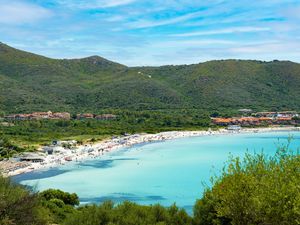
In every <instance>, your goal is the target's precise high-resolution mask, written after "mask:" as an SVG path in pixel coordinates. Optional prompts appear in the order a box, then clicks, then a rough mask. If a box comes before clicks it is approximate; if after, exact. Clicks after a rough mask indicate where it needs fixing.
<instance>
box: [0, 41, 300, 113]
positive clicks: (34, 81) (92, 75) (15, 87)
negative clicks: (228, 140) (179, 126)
mask: <svg viewBox="0 0 300 225" xmlns="http://www.w3.org/2000/svg"><path fill="white" fill-rule="evenodd" d="M299 87H300V65H299V64H296V63H292V62H289V61H272V62H261V61H241V60H224V61H210V62H206V63H200V64H195V65H181V66H162V67H127V66H124V65H121V64H118V63H114V62H111V61H108V60H106V59H104V58H101V57H98V56H92V57H88V58H83V59H72V60H66V59H63V60H58V59H50V58H46V57H43V56H39V55H35V54H31V53H27V52H24V51H20V50H17V49H14V48H11V47H9V46H7V45H5V44H1V43H0V111H2V113H20V112H32V111H47V110H51V111H69V112H71V113H77V112H94V113H96V112H99V111H103V110H107V109H109V110H111V109H128V110H134V111H136V110H166V109H167V110H170V109H202V110H206V111H222V110H224V109H225V110H227V109H235V110H236V109H239V108H252V109H258V110H262V109H265V110H276V109H281V110H283V109H295V110H296V109H300V101H298V99H299V97H300V89H299Z"/></svg>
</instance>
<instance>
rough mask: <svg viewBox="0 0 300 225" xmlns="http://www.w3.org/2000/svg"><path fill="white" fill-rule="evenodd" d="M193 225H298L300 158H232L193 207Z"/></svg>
mask: <svg viewBox="0 0 300 225" xmlns="http://www.w3.org/2000/svg"><path fill="white" fill-rule="evenodd" d="M194 214H195V224H197V225H202V224H203V225H204V224H205V225H207V224H233V225H253V224H262V225H263V224H277V225H281V224H282V225H285V224H289V225H297V224H298V225H299V224H300V155H299V154H294V153H293V152H291V151H289V150H287V149H285V148H280V149H279V150H278V151H277V154H276V155H275V156H274V157H267V156H266V155H264V154H255V155H250V154H246V157H245V158H244V159H243V160H241V159H240V158H233V159H231V160H230V161H229V163H228V165H227V167H226V168H224V170H223V173H222V175H221V177H219V178H216V179H215V180H214V183H213V187H212V188H211V189H208V190H207V191H206V192H205V193H204V196H203V198H202V199H200V200H198V201H197V202H196V205H195V207H194Z"/></svg>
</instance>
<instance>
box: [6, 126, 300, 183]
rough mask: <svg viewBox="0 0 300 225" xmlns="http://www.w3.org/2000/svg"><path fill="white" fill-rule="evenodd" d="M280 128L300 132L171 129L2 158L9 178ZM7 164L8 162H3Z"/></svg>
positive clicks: (297, 129) (295, 128)
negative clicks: (32, 157) (138, 149)
mask: <svg viewBox="0 0 300 225" xmlns="http://www.w3.org/2000/svg"><path fill="white" fill-rule="evenodd" d="M280 131H286V132H287V131H300V128H299V127H265V128H243V129H241V130H240V131H231V130H227V129H219V130H215V131H212V130H203V131H167V132H161V133H156V134H133V135H129V136H124V137H117V138H111V139H108V140H103V141H100V142H97V143H95V144H91V145H81V146H77V147H76V148H75V149H64V148H62V151H61V152H59V153H55V154H52V155H45V157H44V161H43V162H36V163H34V162H26V163H23V162H17V161H11V160H9V161H2V162H0V165H1V164H5V163H8V164H9V163H10V166H11V168H8V169H7V170H5V168H4V170H3V175H4V176H6V177H10V176H16V175H20V174H23V173H29V172H32V171H38V170H43V169H48V168H53V167H59V166H60V165H64V164H66V163H70V162H82V161H85V160H88V159H93V158H98V157H101V156H103V155H105V154H108V153H110V152H112V151H115V150H119V149H121V148H128V147H132V146H134V145H137V144H147V143H151V142H155V141H166V140H173V139H179V138H186V137H201V136H212V135H230V134H247V133H264V132H280ZM2 167H5V165H2V166H1V168H2Z"/></svg>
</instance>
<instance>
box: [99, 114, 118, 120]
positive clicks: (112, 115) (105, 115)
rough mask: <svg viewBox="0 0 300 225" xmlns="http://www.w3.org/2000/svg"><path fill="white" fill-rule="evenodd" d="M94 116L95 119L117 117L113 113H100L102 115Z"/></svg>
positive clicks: (112, 118)
mask: <svg viewBox="0 0 300 225" xmlns="http://www.w3.org/2000/svg"><path fill="white" fill-rule="evenodd" d="M95 118H96V119H97V120H114V119H116V118H117V116H116V115H114V114H102V115H97V116H95Z"/></svg>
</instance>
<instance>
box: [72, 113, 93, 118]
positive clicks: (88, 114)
mask: <svg viewBox="0 0 300 225" xmlns="http://www.w3.org/2000/svg"><path fill="white" fill-rule="evenodd" d="M94 117H95V115H94V114H92V113H80V114H77V116H76V118H77V119H78V120H82V119H94Z"/></svg>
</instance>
